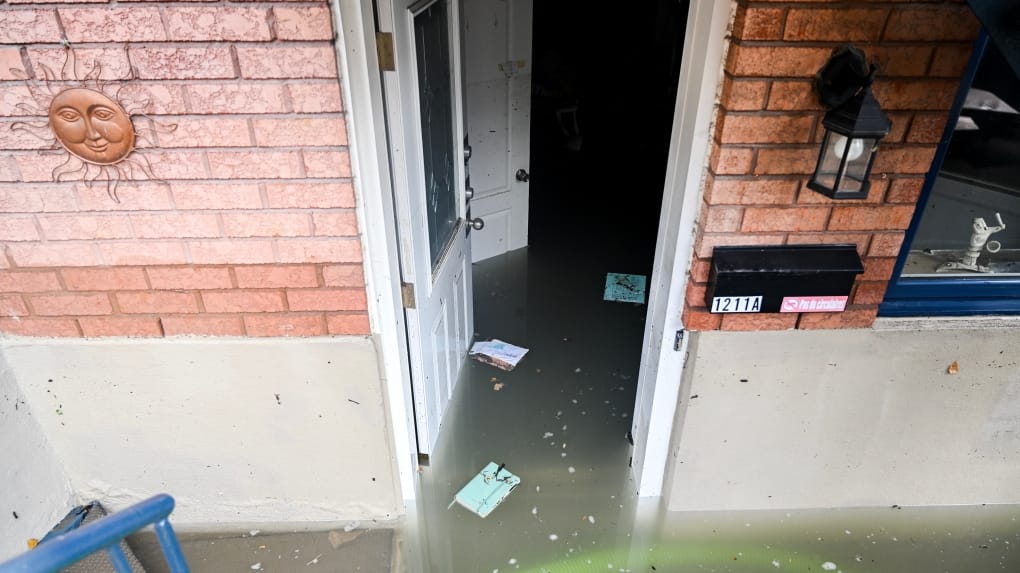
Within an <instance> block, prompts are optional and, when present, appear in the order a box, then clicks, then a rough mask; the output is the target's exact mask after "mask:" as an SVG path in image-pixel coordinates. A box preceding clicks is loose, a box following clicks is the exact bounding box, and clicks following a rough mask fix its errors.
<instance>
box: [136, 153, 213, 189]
mask: <svg viewBox="0 0 1020 573" xmlns="http://www.w3.org/2000/svg"><path fill="white" fill-rule="evenodd" d="M140 155H144V156H145V158H146V159H147V160H148V162H149V165H151V167H152V173H153V175H155V176H156V178H157V179H160V180H162V181H172V180H174V179H206V178H208V177H209V172H208V171H206V168H205V161H203V158H202V153H201V152H199V151H161V150H160V151H157V150H149V149H147V150H144V151H143V152H141V153H140Z"/></svg>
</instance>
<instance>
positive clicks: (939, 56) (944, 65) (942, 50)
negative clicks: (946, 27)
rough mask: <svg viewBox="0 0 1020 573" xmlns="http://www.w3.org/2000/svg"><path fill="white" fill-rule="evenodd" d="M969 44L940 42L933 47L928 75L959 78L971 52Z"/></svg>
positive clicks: (971, 48)
mask: <svg viewBox="0 0 1020 573" xmlns="http://www.w3.org/2000/svg"><path fill="white" fill-rule="evenodd" d="M973 51H974V50H973V47H972V45H971V44H969V43H967V44H940V45H939V46H937V47H936V48H935V57H933V58H932V60H931V69H930V70H929V71H928V75H929V76H932V77H945V78H959V77H960V76H962V75H963V72H964V71H965V70H966V69H967V64H968V63H969V62H970V57H971V54H972V53H973Z"/></svg>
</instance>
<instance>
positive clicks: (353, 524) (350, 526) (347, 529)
mask: <svg viewBox="0 0 1020 573" xmlns="http://www.w3.org/2000/svg"><path fill="white" fill-rule="evenodd" d="M360 525H361V522H360V521H352V522H350V523H348V524H347V525H345V526H344V533H350V532H352V531H354V530H355V529H357V528H358V527H359V526H360Z"/></svg>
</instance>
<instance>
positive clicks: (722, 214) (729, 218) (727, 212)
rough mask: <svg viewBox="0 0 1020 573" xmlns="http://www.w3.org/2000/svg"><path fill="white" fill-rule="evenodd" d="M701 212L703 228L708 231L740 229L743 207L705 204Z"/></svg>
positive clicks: (721, 231) (724, 231)
mask: <svg viewBox="0 0 1020 573" xmlns="http://www.w3.org/2000/svg"><path fill="white" fill-rule="evenodd" d="M702 213H703V214H704V219H705V230H706V231H708V232H716V233H726V232H731V231H739V230H740V220H741V217H742V215H743V209H741V208H740V207H720V206H706V207H705V209H704V210H703V211H702Z"/></svg>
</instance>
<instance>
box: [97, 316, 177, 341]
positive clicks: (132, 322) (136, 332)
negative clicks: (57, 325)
mask: <svg viewBox="0 0 1020 573" xmlns="http://www.w3.org/2000/svg"><path fill="white" fill-rule="evenodd" d="M78 324H80V325H81V331H82V333H83V334H84V335H85V336H88V337H92V336H132V337H143V336H163V326H162V325H161V324H160V322H159V319H158V318H143V317H133V316H104V317H87V318H79V319H78Z"/></svg>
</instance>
